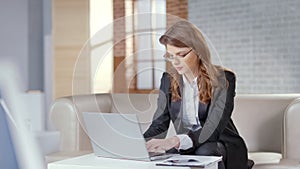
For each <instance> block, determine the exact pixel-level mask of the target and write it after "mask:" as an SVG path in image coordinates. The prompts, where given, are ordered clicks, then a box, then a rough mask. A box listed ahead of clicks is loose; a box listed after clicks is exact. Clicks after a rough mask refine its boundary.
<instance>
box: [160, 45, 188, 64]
mask: <svg viewBox="0 0 300 169" xmlns="http://www.w3.org/2000/svg"><path fill="white" fill-rule="evenodd" d="M192 50H193V48H191V49H190V50H189V51H187V52H186V53H185V54H184V55H178V54H175V55H172V54H170V53H168V52H167V53H166V54H164V58H165V59H166V60H167V61H170V62H172V61H174V60H175V57H177V58H184V57H186V56H187V55H188V54H189V53H191V51H192Z"/></svg>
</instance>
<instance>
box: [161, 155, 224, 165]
mask: <svg viewBox="0 0 300 169" xmlns="http://www.w3.org/2000/svg"><path fill="white" fill-rule="evenodd" d="M221 160H222V157H218V156H197V155H178V156H174V157H171V158H168V159H166V160H163V161H159V162H157V163H156V165H159V166H181V167H203V168H204V167H207V166H210V165H212V164H214V163H217V162H219V161H221Z"/></svg>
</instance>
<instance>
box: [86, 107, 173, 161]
mask: <svg viewBox="0 0 300 169" xmlns="http://www.w3.org/2000/svg"><path fill="white" fill-rule="evenodd" d="M83 119H84V122H85V127H86V131H87V135H88V136H89V138H90V141H91V144H92V147H93V151H94V154H95V155H96V156H99V157H107V158H117V159H129V160H141V161H154V160H162V159H166V158H169V157H172V156H174V155H176V154H166V153H148V151H147V148H146V141H145V139H144V137H143V134H142V131H141V128H140V125H139V121H138V118H137V115H136V114H120V113H98V112H97V113H96V112H84V113H83Z"/></svg>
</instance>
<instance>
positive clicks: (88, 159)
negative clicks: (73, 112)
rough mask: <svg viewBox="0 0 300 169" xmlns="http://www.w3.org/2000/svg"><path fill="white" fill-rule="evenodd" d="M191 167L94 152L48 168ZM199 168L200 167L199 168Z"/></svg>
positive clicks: (152, 168) (181, 168)
mask: <svg viewBox="0 0 300 169" xmlns="http://www.w3.org/2000/svg"><path fill="white" fill-rule="evenodd" d="M126 168H130V169H168V168H178V169H189V167H174V166H156V165H155V161H152V162H145V161H134V160H120V159H110V158H102V157H96V156H95V155H94V154H87V155H83V156H79V157H74V158H70V159H66V160H62V161H57V162H52V163H49V164H48V169H126ZM217 168H218V164H217V163H215V164H214V165H211V166H209V167H206V168H205V169H217ZM198 169H199V168H198Z"/></svg>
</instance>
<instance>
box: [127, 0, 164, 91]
mask: <svg viewBox="0 0 300 169" xmlns="http://www.w3.org/2000/svg"><path fill="white" fill-rule="evenodd" d="M125 8H126V10H125V11H126V14H125V15H126V16H127V17H126V80H127V83H128V84H129V88H130V91H132V92H147V91H151V90H153V89H157V88H159V85H160V84H159V83H160V78H161V76H162V73H163V72H164V71H165V69H166V63H165V60H164V59H163V57H162V56H163V54H164V53H165V48H164V46H163V45H161V44H159V41H158V40H159V37H160V36H161V35H162V34H163V33H164V32H165V30H166V1H165V0H147V1H146V0H136V1H132V0H126V1H125Z"/></svg>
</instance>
